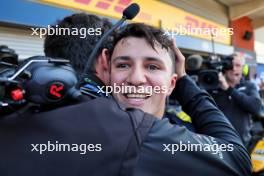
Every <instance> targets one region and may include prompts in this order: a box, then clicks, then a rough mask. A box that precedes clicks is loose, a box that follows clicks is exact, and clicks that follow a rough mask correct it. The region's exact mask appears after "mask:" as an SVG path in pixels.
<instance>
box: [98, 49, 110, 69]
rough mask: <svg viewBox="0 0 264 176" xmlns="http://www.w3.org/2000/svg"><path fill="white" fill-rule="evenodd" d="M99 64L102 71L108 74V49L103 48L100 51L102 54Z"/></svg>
mask: <svg viewBox="0 0 264 176" xmlns="http://www.w3.org/2000/svg"><path fill="white" fill-rule="evenodd" d="M101 56H102V57H101V61H100V62H101V64H102V69H103V70H104V71H107V72H109V69H110V65H109V63H110V62H109V60H110V55H109V51H108V49H106V48H104V49H103V50H102V53H101Z"/></svg>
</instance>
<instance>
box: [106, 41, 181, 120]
mask: <svg viewBox="0 0 264 176" xmlns="http://www.w3.org/2000/svg"><path fill="white" fill-rule="evenodd" d="M155 49H156V51H155V50H154V49H153V48H152V47H151V46H150V45H149V44H148V43H147V42H146V41H145V39H143V38H135V37H128V38H124V39H121V40H120V41H119V42H118V43H117V45H116V46H115V49H114V51H113V54H112V57H111V74H110V78H111V81H110V82H111V85H112V86H114V83H115V85H118V86H122V85H124V86H133V87H134V88H135V89H131V90H132V92H131V93H128V92H127V93H126V92H123V93H115V92H114V93H113V96H114V97H115V98H116V99H117V100H118V101H119V102H121V103H123V104H125V105H126V106H127V107H133V108H139V109H141V110H143V111H145V112H148V113H150V114H153V115H155V116H157V117H160V118H161V117H162V116H163V113H164V109H165V101H166V97H167V96H168V95H170V94H171V92H172V90H173V89H174V87H175V84H176V79H177V75H176V74H174V73H173V71H172V70H173V69H172V68H173V65H172V64H173V63H172V60H171V58H170V57H171V56H170V55H169V52H168V51H167V50H166V49H162V48H161V46H160V45H158V44H157V45H155ZM150 87H151V91H150ZM154 89H156V90H154ZM142 90H143V91H142ZM150 93H151V94H150Z"/></svg>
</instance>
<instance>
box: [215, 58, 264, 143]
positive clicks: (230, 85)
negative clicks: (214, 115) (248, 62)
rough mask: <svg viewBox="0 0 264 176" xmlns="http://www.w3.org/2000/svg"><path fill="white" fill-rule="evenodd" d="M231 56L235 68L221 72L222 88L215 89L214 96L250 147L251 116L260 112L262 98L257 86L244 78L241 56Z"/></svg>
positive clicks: (220, 81)
mask: <svg viewBox="0 0 264 176" xmlns="http://www.w3.org/2000/svg"><path fill="white" fill-rule="evenodd" d="M230 58H231V59H232V63H233V68H232V69H229V70H226V71H225V72H224V74H222V73H220V74H219V83H220V89H218V90H217V91H213V92H212V96H213V98H214V100H215V101H216V104H217V105H218V107H219V109H220V110H222V111H223V113H224V114H225V115H226V117H227V118H228V119H229V120H230V122H231V123H232V125H233V126H234V127H235V129H236V130H237V131H238V133H239V134H240V136H241V138H242V140H243V143H244V144H245V146H247V147H248V145H249V142H250V139H251V135H250V130H251V126H252V124H251V123H252V122H251V121H252V120H251V116H252V115H255V114H258V113H259V111H260V109H261V100H260V97H259V94H258V91H257V88H256V86H255V85H254V84H253V83H251V82H249V81H245V80H242V69H243V62H242V59H241V57H239V56H238V55H237V54H234V55H232V57H230Z"/></svg>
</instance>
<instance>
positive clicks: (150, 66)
mask: <svg viewBox="0 0 264 176" xmlns="http://www.w3.org/2000/svg"><path fill="white" fill-rule="evenodd" d="M147 68H148V69H149V70H159V67H158V66H157V65H153V64H150V65H148V66H147Z"/></svg>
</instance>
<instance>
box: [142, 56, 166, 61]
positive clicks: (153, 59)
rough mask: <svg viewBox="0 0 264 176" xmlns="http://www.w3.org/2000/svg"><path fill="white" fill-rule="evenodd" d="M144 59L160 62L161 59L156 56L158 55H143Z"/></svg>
mask: <svg viewBox="0 0 264 176" xmlns="http://www.w3.org/2000/svg"><path fill="white" fill-rule="evenodd" d="M144 60H146V61H156V62H162V60H161V59H160V58H158V57H145V58H144Z"/></svg>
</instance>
